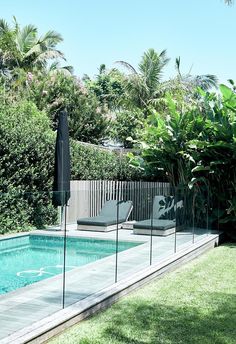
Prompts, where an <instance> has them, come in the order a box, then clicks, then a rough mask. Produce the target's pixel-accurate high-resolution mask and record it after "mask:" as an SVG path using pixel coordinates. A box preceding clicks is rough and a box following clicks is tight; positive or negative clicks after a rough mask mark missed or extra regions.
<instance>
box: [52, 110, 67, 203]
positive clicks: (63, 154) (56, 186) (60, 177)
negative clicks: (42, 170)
mask: <svg viewBox="0 0 236 344" xmlns="http://www.w3.org/2000/svg"><path fill="white" fill-rule="evenodd" d="M69 198H70V146H69V128H68V120H67V112H66V111H61V112H60V114H59V122H58V128H57V138H56V149H55V168H54V182H53V199H52V203H53V205H55V206H64V205H67V202H68V200H69Z"/></svg>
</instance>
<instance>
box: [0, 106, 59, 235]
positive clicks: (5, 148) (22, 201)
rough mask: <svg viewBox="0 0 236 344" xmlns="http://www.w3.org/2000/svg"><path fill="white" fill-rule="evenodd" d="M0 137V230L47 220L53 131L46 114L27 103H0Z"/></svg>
mask: <svg viewBox="0 0 236 344" xmlns="http://www.w3.org/2000/svg"><path fill="white" fill-rule="evenodd" d="M0 140H1V147H0V191H1V194H2V195H1V201H0V206H1V214H0V233H4V232H7V231H20V230H25V229H26V228H28V227H37V228H40V227H42V226H43V225H45V224H49V223H51V222H52V221H53V220H55V216H56V212H55V209H54V208H53V206H52V205H51V200H50V197H49V194H48V191H49V190H51V185H52V173H53V161H54V153H53V152H54V134H53V132H52V130H51V129H50V123H49V120H48V117H47V115H46V114H45V113H44V112H40V111H39V110H37V108H36V106H35V105H34V104H33V103H31V102H27V101H22V102H18V103H15V104H13V105H10V104H6V105H5V104H3V103H1V104H0Z"/></svg>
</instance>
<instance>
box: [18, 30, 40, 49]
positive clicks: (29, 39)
mask: <svg viewBox="0 0 236 344" xmlns="http://www.w3.org/2000/svg"><path fill="white" fill-rule="evenodd" d="M36 37H37V28H36V27H35V26H34V25H26V26H24V27H23V29H22V30H20V31H18V34H17V35H16V45H17V48H18V50H19V52H21V53H22V54H25V53H27V52H28V51H29V50H30V49H31V47H33V46H34V45H35V43H36Z"/></svg>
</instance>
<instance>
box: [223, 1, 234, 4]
mask: <svg viewBox="0 0 236 344" xmlns="http://www.w3.org/2000/svg"><path fill="white" fill-rule="evenodd" d="M224 1H225V3H226V5H232V4H233V2H234V0H224Z"/></svg>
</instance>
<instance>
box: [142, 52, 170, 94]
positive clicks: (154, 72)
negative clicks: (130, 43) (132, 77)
mask: <svg viewBox="0 0 236 344" xmlns="http://www.w3.org/2000/svg"><path fill="white" fill-rule="evenodd" d="M168 62H169V59H168V58H167V56H166V50H163V51H162V52H161V53H160V54H158V53H157V52H156V51H155V50H154V49H149V50H148V51H147V52H145V53H144V55H143V57H142V60H141V62H140V63H139V70H140V71H141V74H142V75H143V77H144V79H145V80H146V84H147V86H148V87H149V89H150V91H151V92H153V91H154V90H155V89H156V88H157V85H158V84H159V83H160V80H161V77H162V72H163V67H164V66H165V65H166V64H167V63H168Z"/></svg>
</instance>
